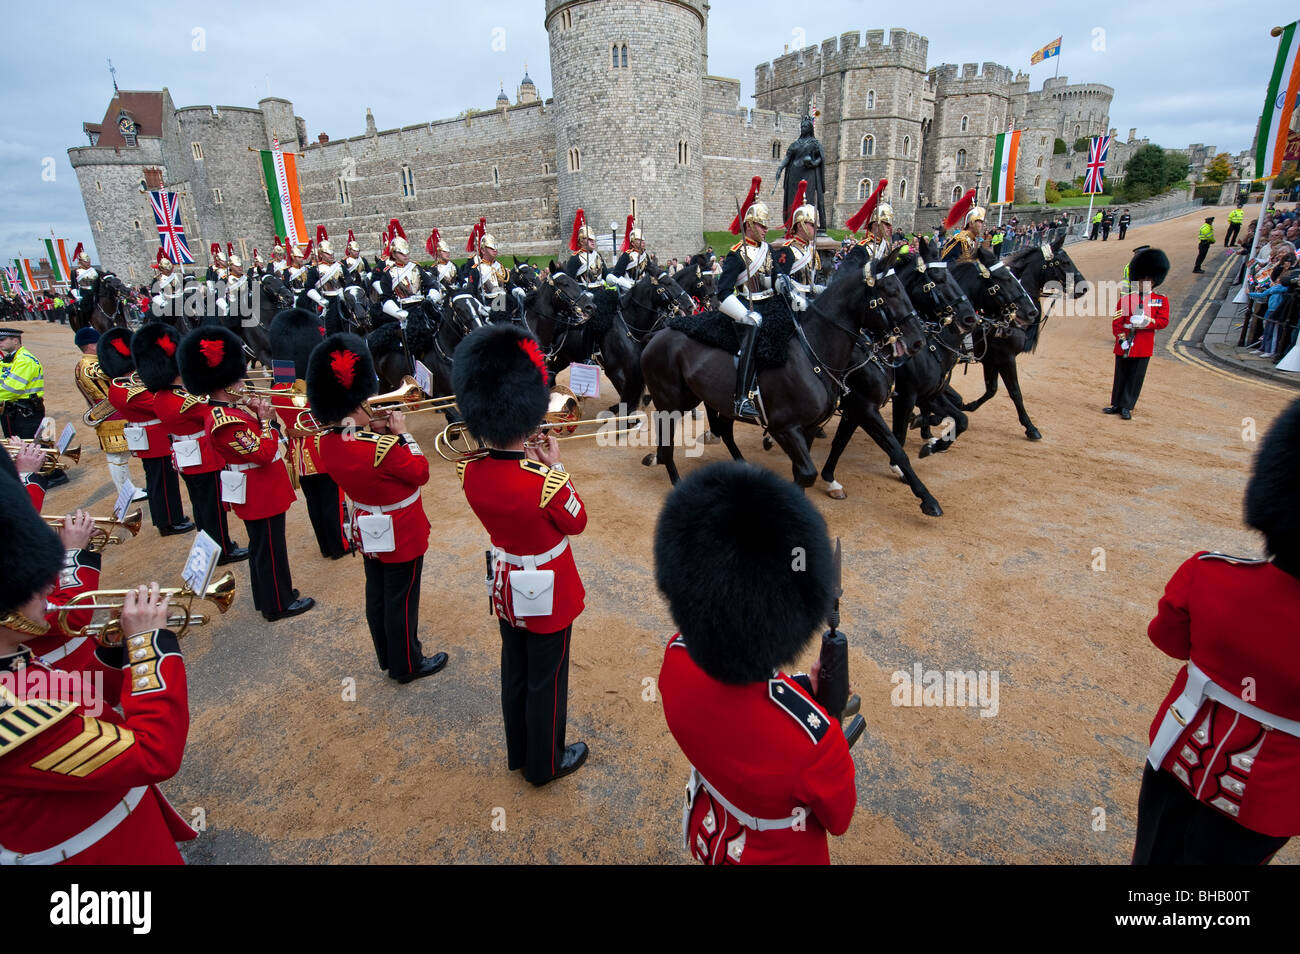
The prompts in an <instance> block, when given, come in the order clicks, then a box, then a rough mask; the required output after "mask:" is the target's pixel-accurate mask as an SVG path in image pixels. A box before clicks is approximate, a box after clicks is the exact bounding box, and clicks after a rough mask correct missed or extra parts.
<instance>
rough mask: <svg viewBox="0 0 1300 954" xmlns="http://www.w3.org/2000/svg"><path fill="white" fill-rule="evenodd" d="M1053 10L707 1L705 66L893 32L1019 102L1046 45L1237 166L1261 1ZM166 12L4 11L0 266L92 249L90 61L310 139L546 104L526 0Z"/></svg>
mask: <svg viewBox="0 0 1300 954" xmlns="http://www.w3.org/2000/svg"><path fill="white" fill-rule="evenodd" d="M596 2H600V0H596ZM1017 7H1019V12H1015V11H1016V9H1017ZM1069 7H1070V9H1069V10H1068V11H1062V10H1056V11H1052V10H1050V9H1049V8H1048V6H1047V5H1045V4H1036V3H1025V4H1009V3H1001V4H991V3H979V2H971V0H962V2H950V0H928V2H927V3H925V4H923V5H917V6H916V7H915V8H914V9H915V10H916V11H917V12H916V13H915V14H911V15H909V14H908V13H907V10H908V8H909V5H908V4H898V5H889V8H888V9H891V12H886V10H887V5H885V4H882V3H867V2H863V0H816V2H815V3H804V4H793V3H790V2H789V0H713V5H712V15H711V16H710V23H709V71H710V72H711V73H714V74H718V75H722V76H731V77H736V78H738V79H739V80H740V81H741V84H742V94H741V95H742V103H743V104H744V105H753V100H752V99H751V96H752V94H753V91H754V90H753V87H754V66H755V65H756V64H757V63H759V62H763V61H766V60H770V59H772V58H774V57H776V56H779V55H780V54H781V52H782V48H783V47H784V46H786V45H790V46H791V47H793V46H795V45H797V44H798V42H799V41H800V38H801V37H802V38H803V42H805V43H807V44H810V45H811V44H818V43H820V42H821V41H822V40H823V39H825V38H827V37H832V36H838V35H839V34H840V33H842V32H844V31H846V30H860V31H864V32H865V31H866V30H870V29H884V30H889V29H890V28H891V27H893V26H898V27H900V28H903V29H907V30H911V31H913V32H916V33H920V34H922V35H923V36H927V37H928V38H929V41H930V50H929V58H928V59H929V62H928V65H929V66H935V65H937V64H939V63H944V62H955V63H962V62H984V61H992V62H996V63H1000V64H1003V65H1006V66H1009V67H1011V68H1012V69H1013V70H1019V69H1024V70H1029V71H1030V74H1031V76H1032V88H1035V89H1037V88H1041V86H1042V81H1043V80H1044V79H1045V78H1047V77H1050V76H1051V75H1052V74H1053V71H1054V69H1055V66H1056V62H1055V61H1054V60H1047V61H1045V62H1044V63H1042V64H1040V65H1038V66H1034V67H1030V65H1029V57H1030V54H1031V53H1033V51H1034V50H1035V49H1037V48H1038V47H1040V46H1042V45H1044V44H1046V43H1048V42H1049V41H1051V40H1052V39H1054V38H1055V37H1056V36H1057V35H1061V36H1063V37H1064V42H1063V46H1062V51H1061V54H1062V55H1061V59H1060V70H1061V73H1062V75H1066V76H1069V78H1070V80H1071V81H1073V82H1095V83H1104V84H1106V85H1108V86H1112V87H1114V89H1115V99H1114V102H1113V103H1112V106H1111V125H1112V126H1114V127H1115V128H1116V129H1118V130H1119V133H1120V135H1127V133H1128V129H1129V127H1131V126H1136V127H1137V128H1138V135H1139V136H1147V137H1150V139H1151V140H1152V141H1153V142H1156V143H1159V144H1160V145H1163V146H1166V147H1173V148H1183V147H1185V146H1186V145H1188V144H1189V143H1193V142H1200V143H1207V144H1212V145H1215V146H1217V147H1218V148H1219V150H1220V151H1226V152H1230V153H1234V154H1235V153H1237V152H1239V151H1240V150H1242V149H1245V148H1247V147H1249V146H1250V144H1251V139H1252V137H1253V135H1254V130H1255V122H1256V120H1257V119H1258V117H1259V114H1260V110H1261V107H1262V105H1263V99H1264V92H1265V90H1266V88H1267V82H1268V75H1267V74H1268V71H1269V69H1270V67H1271V65H1272V61H1273V58H1274V56H1275V55H1276V50H1277V41H1276V40H1274V39H1273V38H1271V37H1270V36H1269V35H1268V31H1269V28H1270V27H1272V26H1274V25H1277V24H1281V23H1283V22H1285V21H1284V19H1283V17H1282V14H1281V11H1280V8H1279V5H1278V4H1276V3H1265V2H1263V0H1245V2H1232V3H1227V2H1217V3H1216V2H1207V0H1180V2H1179V3H1178V4H1176V5H1166V4H1156V3H1137V2H1133V0H1123V2H1117V0H1099V2H1096V3H1092V4H1083V3H1079V4H1070V5H1069ZM79 8H84V9H79ZM174 9H175V8H172V7H169V6H168V5H166V4H162V3H158V2H156V0H155V2H151V3H143V2H123V0H115V2H114V3H112V4H111V5H110V4H105V3H101V2H95V3H87V4H81V3H75V2H74V3H67V2H63V3H58V4H56V5H55V6H54V7H47V6H45V5H44V4H39V3H30V2H29V3H23V4H21V5H16V4H11V5H7V9H6V12H5V27H6V37H5V40H6V42H5V50H4V54H3V57H0V82H2V83H3V86H4V88H6V89H8V90H9V91H10V94H9V95H8V96H6V97H5V103H6V105H5V107H4V114H3V118H2V119H0V257H2V258H4V259H7V260H12V259H13V258H14V257H15V256H20V255H21V256H26V257H28V258H31V259H32V260H33V265H34V264H35V259H36V257H37V255H38V254H41V253H42V252H43V249H44V246H43V245H41V244H39V240H40V239H41V238H45V237H48V236H49V234H50V229H51V228H52V229H53V230H54V232H55V234H56V235H57V236H58V237H61V238H68V239H71V244H74V245H75V243H76V242H78V241H86V242H87V244H88V245H89V246H90V247H92V249H93V243H90V241H89V240H90V228H89V226H88V224H87V222H86V214H85V207H84V206H83V205H82V202H81V195H80V192H79V190H78V188H77V179H76V175H75V174H74V173H73V171H72V168H71V166H70V165H69V164H68V156H67V150H68V148H69V147H71V146H77V145H86V144H87V142H86V138H85V136H84V135H83V133H82V131H81V124H82V123H83V122H86V121H90V122H98V121H99V120H100V119H102V118H103V115H104V110H105V108H106V107H107V105H108V101H109V99H110V98H111V95H112V91H113V87H112V80H111V77H110V76H109V73H108V64H107V62H106V60H107V59H108V58H111V59H112V60H113V65H114V66H115V67H116V68H117V82H118V85H119V86H120V87H121V88H122V89H135V90H148V89H155V90H156V89H161V88H162V87H163V86H166V87H167V88H168V89H169V90H170V91H171V94H172V100H173V101H174V102H175V104H176V105H177V106H178V107H179V106H196V105H218V106H223V105H230V106H255V105H256V103H257V100H258V99H259V98H261V97H263V96H266V95H267V94H268V91H269V93H270V94H271V95H273V96H281V97H284V98H286V99H290V100H292V101H293V103H294V107H295V112H296V113H297V114H298V115H299V116H302V117H303V119H305V120H306V122H307V132H308V136H309V137H310V138H311V139H312V140H313V141H314V140H315V138H316V134H317V133H319V132H326V133H328V134H329V135H330V136H331V137H332V138H343V137H347V136H354V135H358V134H360V133H362V132H364V130H365V113H366V107H367V106H368V107H370V108H371V109H372V110H373V111H374V116H375V122H376V123H377V124H378V125H379V128H380V129H389V128H393V127H396V126H401V125H407V124H411V123H418V122H424V121H427V120H431V119H439V118H444V117H448V116H454V115H456V114H457V113H459V112H460V111H461V110H463V109H466V108H469V107H475V108H490V107H491V106H492V104H493V101H494V100H495V98H496V95H497V91H498V83H499V82H504V84H505V87H506V91H507V93H508V94H509V95H510V96H511V99H512V100H513V98H514V94H515V86H516V85H517V84H518V82H519V80H520V79H521V78H522V76H523V72H524V64H525V63H527V66H528V71H529V73H530V74H531V75H532V78H533V80H534V81H535V82H536V83H537V86H538V91H539V92H540V93H541V95H542V96H543V97H550V96H551V95H552V89H551V79H550V74H551V70H550V54H549V52H548V49H547V42H546V31H545V30H544V29H543V17H544V4H543V2H542V0H495V2H493V3H477V4H476V3H463V2H457V3H445V2H419V3H398V4H387V3H385V4H371V3H363V2H359V0H348V2H344V3H333V2H328V0H325V2H321V0H317V2H310V3H306V4H298V5H293V4H278V3H267V2H258V3H248V2H243V0H227V2H225V3H220V4H213V5H204V6H202V7H192V6H189V5H187V6H186V7H185V8H183V11H184V12H181V13H176V12H174ZM921 11H923V13H922V12H921ZM995 11H996V12H995ZM1292 12H1294V11H1292ZM50 158H52V159H53V163H52V164H51V163H48V162H47V161H46V160H47V159H50ZM47 169H52V171H53V181H49V179H48V175H49V173H48V172H46V174H45V175H43V170H47ZM69 252H71V247H70V248H69ZM96 259H97V256H96Z"/></svg>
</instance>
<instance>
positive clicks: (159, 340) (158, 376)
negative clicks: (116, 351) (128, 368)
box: [131, 321, 181, 391]
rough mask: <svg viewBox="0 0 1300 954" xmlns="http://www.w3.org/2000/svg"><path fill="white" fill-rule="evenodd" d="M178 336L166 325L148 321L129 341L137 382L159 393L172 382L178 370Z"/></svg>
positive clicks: (179, 341) (178, 372) (174, 380)
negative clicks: (137, 376) (138, 380)
mask: <svg viewBox="0 0 1300 954" xmlns="http://www.w3.org/2000/svg"><path fill="white" fill-rule="evenodd" d="M180 343H181V336H180V335H179V334H178V333H177V332H176V330H175V329H174V328H172V327H171V326H170V325H164V324H163V323H162V322H160V321H151V322H149V323H148V324H147V325H145V326H143V327H142V328H141V329H140V330H139V331H137V332H136V333H135V337H134V338H133V339H131V356H132V357H133V358H135V370H136V373H137V374H139V375H140V381H141V383H142V384H144V386H145V387H147V388H148V389H149V390H150V391H163V390H166V389H167V388H169V387H171V386H172V385H173V384H174V383H175V382H176V376H177V375H178V374H180V370H179V368H178V367H177V365H176V350H177V348H178V347H179V346H180Z"/></svg>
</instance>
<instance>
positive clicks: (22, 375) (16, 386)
mask: <svg viewBox="0 0 1300 954" xmlns="http://www.w3.org/2000/svg"><path fill="white" fill-rule="evenodd" d="M44 396H45V371H44V370H43V369H42V368H41V363H40V362H39V361H37V360H36V355H34V354H32V353H31V352H30V351H28V350H27V349H26V348H19V349H18V350H17V351H15V352H14V353H13V354H12V355H10V356H8V357H5V358H3V359H0V401H21V400H23V399H24V398H34V397H44Z"/></svg>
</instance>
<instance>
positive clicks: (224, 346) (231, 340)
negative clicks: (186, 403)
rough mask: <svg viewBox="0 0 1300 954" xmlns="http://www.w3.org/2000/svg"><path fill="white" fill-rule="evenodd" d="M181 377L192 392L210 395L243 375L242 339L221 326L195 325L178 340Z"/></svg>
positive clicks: (244, 364)
mask: <svg viewBox="0 0 1300 954" xmlns="http://www.w3.org/2000/svg"><path fill="white" fill-rule="evenodd" d="M176 360H177V363H178V364H180V368H181V380H182V381H183V382H184V383H185V390H187V391H189V392H190V393H191V394H211V393H212V392H213V391H220V390H221V389H222V388H228V387H230V385H232V384H234V383H235V382H236V381H238V380H240V379H241V378H243V376H244V372H245V370H247V366H246V363H245V361H244V342H243V341H242V340H241V339H240V337H239V335H237V334H235V333H234V332H233V331H230V330H229V329H227V328H222V327H221V326H220V325H203V326H201V327H199V328H195V329H194V330H193V331H191V332H190V333H189V334H187V335H186V336H185V337H184V338H183V339H182V340H181V346H180V348H179V349H177V352H176Z"/></svg>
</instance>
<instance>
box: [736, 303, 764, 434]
mask: <svg viewBox="0 0 1300 954" xmlns="http://www.w3.org/2000/svg"><path fill="white" fill-rule="evenodd" d="M736 334H737V335H738V336H739V338H740V353H739V357H738V358H737V360H736V407H735V411H736V417H738V418H747V419H750V420H755V421H756V420H758V419H759V414H758V408H757V407H755V406H754V402H753V401H751V400H750V398H749V395H750V392H752V391H753V390H754V342H755V341H757V340H758V326H757V325H746V324H740V323H737V324H736Z"/></svg>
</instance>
